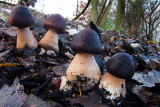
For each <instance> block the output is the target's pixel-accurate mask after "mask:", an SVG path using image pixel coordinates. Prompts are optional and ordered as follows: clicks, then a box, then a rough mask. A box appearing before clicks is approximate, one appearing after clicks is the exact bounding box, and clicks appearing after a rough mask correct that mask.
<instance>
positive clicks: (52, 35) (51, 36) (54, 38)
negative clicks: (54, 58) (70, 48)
mask: <svg viewBox="0 0 160 107" xmlns="http://www.w3.org/2000/svg"><path fill="white" fill-rule="evenodd" d="M39 45H40V46H41V47H43V48H45V49H49V50H54V51H55V52H59V46H58V35H57V33H56V32H54V31H53V30H52V29H49V30H48V32H47V33H46V35H45V36H44V37H43V38H42V39H41V41H40V42H39Z"/></svg>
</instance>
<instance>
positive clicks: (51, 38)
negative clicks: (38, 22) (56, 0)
mask: <svg viewBox="0 0 160 107" xmlns="http://www.w3.org/2000/svg"><path fill="white" fill-rule="evenodd" d="M43 26H44V28H45V29H46V30H48V31H47V33H46V35H45V36H44V37H43V38H42V39H41V41H40V42H39V45H40V46H41V47H43V48H45V49H49V50H54V51H55V52H59V46H58V35H57V34H62V33H64V32H65V29H66V21H65V19H64V17H62V16H61V15H59V14H52V15H50V16H49V17H48V18H47V19H46V20H45V21H44V23H43Z"/></svg>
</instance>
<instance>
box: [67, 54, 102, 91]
mask: <svg viewBox="0 0 160 107" xmlns="http://www.w3.org/2000/svg"><path fill="white" fill-rule="evenodd" d="M100 76H101V71H100V69H99V66H98V64H97V63H96V61H95V58H94V55H93V54H88V53H77V54H76V55H75V57H74V58H73V60H72V62H71V63H70V65H69V67H68V69H67V71H66V77H67V80H69V81H70V82H71V83H72V84H75V85H77V87H78V82H80V88H81V91H86V90H89V89H91V88H92V87H93V86H94V85H95V84H96V83H98V81H99V79H100Z"/></svg>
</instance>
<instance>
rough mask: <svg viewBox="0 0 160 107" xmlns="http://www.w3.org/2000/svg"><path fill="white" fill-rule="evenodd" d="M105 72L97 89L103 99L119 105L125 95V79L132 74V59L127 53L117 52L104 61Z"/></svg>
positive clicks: (133, 68)
mask: <svg viewBox="0 0 160 107" xmlns="http://www.w3.org/2000/svg"><path fill="white" fill-rule="evenodd" d="M106 69H107V72H106V73H105V74H104V75H103V76H102V78H101V80H100V84H99V89H101V90H102V94H103V98H104V101H106V102H108V103H110V104H113V105H119V104H120V103H121V102H122V100H123V98H125V95H126V89H125V79H130V78H132V76H133V74H134V70H135V67H134V60H133V58H132V57H131V56H130V55H129V54H128V53H124V52H122V53H117V54H115V55H113V56H112V57H111V58H110V59H109V60H108V62H107V63H106Z"/></svg>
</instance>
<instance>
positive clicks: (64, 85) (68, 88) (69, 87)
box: [59, 76, 73, 92]
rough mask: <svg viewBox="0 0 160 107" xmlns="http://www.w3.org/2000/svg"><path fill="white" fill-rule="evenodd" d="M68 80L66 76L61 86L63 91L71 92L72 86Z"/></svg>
mask: <svg viewBox="0 0 160 107" xmlns="http://www.w3.org/2000/svg"><path fill="white" fill-rule="evenodd" d="M67 81H68V80H67V78H66V77H65V76H62V77H61V84H60V88H59V89H60V90H63V91H65V92H66V91H70V90H71V89H72V87H73V86H72V85H71V84H67Z"/></svg>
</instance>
